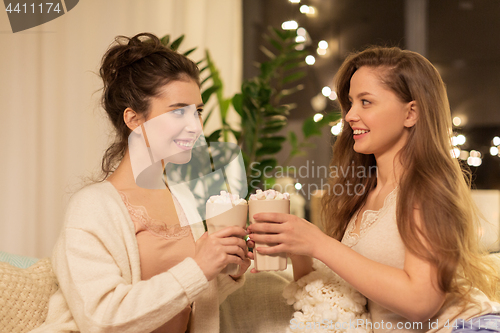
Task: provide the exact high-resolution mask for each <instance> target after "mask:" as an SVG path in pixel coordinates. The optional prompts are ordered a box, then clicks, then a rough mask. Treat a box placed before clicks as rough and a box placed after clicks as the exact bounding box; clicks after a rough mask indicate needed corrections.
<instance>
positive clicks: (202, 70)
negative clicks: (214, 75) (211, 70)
mask: <svg viewBox="0 0 500 333" xmlns="http://www.w3.org/2000/svg"><path fill="white" fill-rule="evenodd" d="M207 69H208V65H207V66H205V67H203V68H202V69H200V74H201V73H203V72H204V71H206V70H207Z"/></svg>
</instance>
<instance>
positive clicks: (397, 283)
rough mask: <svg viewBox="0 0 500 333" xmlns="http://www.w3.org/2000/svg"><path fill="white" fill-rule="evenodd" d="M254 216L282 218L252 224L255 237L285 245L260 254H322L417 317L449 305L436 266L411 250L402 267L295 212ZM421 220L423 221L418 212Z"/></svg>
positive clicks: (364, 288) (370, 294)
mask: <svg viewBox="0 0 500 333" xmlns="http://www.w3.org/2000/svg"><path fill="white" fill-rule="evenodd" d="M254 218H255V219H256V220H259V221H273V222H281V223H256V224H252V225H251V226H250V227H249V229H250V230H249V231H250V232H251V233H252V234H251V235H250V237H251V238H252V240H253V241H255V242H259V243H278V244H279V245H277V246H274V247H268V248H257V251H259V252H260V253H262V254H272V253H278V252H288V253H292V254H300V255H308V256H311V257H314V258H317V259H319V260H321V261H322V262H323V263H325V264H326V265H327V266H328V267H330V268H331V269H332V270H333V271H335V272H336V273H337V274H338V275H339V276H341V277H342V278H343V279H344V280H346V281H347V282H349V283H350V284H351V285H352V286H353V287H354V288H356V289H357V290H358V291H359V292H360V293H362V294H363V295H365V296H366V297H367V298H369V299H371V300H372V301H374V302H376V303H378V304H380V305H382V306H383V307H385V308H387V309H389V310H390V311H393V312H395V313H397V314H399V315H401V316H403V317H405V318H407V319H409V320H411V321H424V320H427V319H428V318H431V317H432V316H433V315H435V314H436V313H437V311H438V310H439V309H440V308H441V306H442V305H443V303H444V300H445V294H444V293H443V292H442V291H440V290H439V288H438V287H437V286H438V283H437V271H436V267H434V266H433V265H432V264H430V263H429V262H427V261H424V260H422V259H420V258H418V257H416V256H415V255H413V254H412V253H410V252H409V251H405V264H404V268H403V269H398V268H394V267H391V266H387V265H384V264H381V263H378V262H376V261H373V260H370V259H368V258H366V257H364V256H362V255H361V254H359V253H357V252H356V251H354V250H352V249H351V248H349V247H348V246H346V245H344V244H342V243H340V242H339V241H337V240H336V239H333V238H331V237H329V236H327V235H325V234H324V233H322V232H321V231H320V230H319V229H318V228H317V227H316V226H314V225H313V224H311V223H309V222H307V221H304V220H302V219H299V218H297V217H295V216H293V215H286V214H275V213H263V214H256V215H255V216H254ZM416 218H417V222H418V221H420V220H419V218H420V217H419V214H418V213H417V214H416ZM255 232H264V233H274V234H254V233H255ZM381 246H383V244H381Z"/></svg>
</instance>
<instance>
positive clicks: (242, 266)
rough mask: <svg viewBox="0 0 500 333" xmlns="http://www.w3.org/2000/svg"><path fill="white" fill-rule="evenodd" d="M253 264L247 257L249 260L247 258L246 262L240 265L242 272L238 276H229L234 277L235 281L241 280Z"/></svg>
mask: <svg viewBox="0 0 500 333" xmlns="http://www.w3.org/2000/svg"><path fill="white" fill-rule="evenodd" d="M251 263H252V262H251V261H250V257H248V256H247V258H245V260H243V264H240V271H239V272H238V274H236V275H229V276H230V277H232V278H233V279H237V278H239V277H240V276H242V275H243V274H245V272H246V271H247V269H248V267H250V264H251Z"/></svg>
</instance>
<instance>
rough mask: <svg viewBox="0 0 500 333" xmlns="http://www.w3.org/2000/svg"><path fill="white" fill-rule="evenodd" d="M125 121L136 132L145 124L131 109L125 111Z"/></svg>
mask: <svg viewBox="0 0 500 333" xmlns="http://www.w3.org/2000/svg"><path fill="white" fill-rule="evenodd" d="M123 121H124V122H125V125H127V127H128V128H129V129H130V130H131V131H133V130H135V129H136V128H137V127H139V126H141V124H142V123H143V121H142V117H141V116H140V115H139V114H138V113H137V112H135V111H134V110H132V109H131V108H126V109H125V111H123Z"/></svg>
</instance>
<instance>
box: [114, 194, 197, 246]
mask: <svg viewBox="0 0 500 333" xmlns="http://www.w3.org/2000/svg"><path fill="white" fill-rule="evenodd" d="M118 192H119V193H120V196H121V198H122V200H123V203H124V204H125V206H126V207H127V210H128V212H129V214H130V217H131V218H132V221H134V222H138V223H140V224H141V225H142V226H143V227H144V228H145V229H146V230H147V231H149V232H150V233H152V234H153V235H155V236H158V237H162V238H165V239H180V238H184V237H187V236H188V235H189V232H190V227H189V225H187V226H184V227H181V225H180V224H173V225H167V223H166V222H165V221H162V220H158V219H153V218H151V217H150V216H149V215H148V211H147V210H146V207H144V206H135V205H132V204H131V203H130V202H129V201H128V197H127V196H126V195H125V193H123V192H121V191H118ZM176 208H177V207H176ZM177 209H178V208H177ZM179 218H180V217H179Z"/></svg>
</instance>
